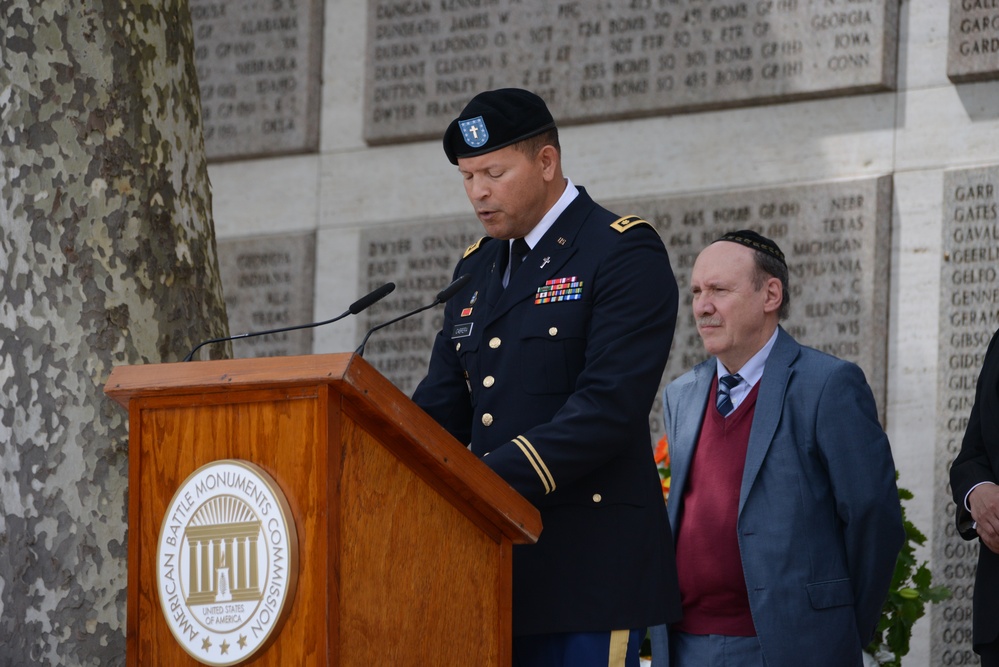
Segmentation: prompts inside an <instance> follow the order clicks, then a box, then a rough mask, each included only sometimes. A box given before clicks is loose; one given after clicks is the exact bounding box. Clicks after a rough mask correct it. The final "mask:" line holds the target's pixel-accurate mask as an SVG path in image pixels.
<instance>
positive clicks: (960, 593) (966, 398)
mask: <svg viewBox="0 0 999 667" xmlns="http://www.w3.org/2000/svg"><path fill="white" fill-rule="evenodd" d="M942 251H943V261H942V262H941V265H940V266H941V272H940V336H939V345H940V347H939V358H938V364H937V369H938V370H937V374H938V377H937V420H936V421H937V443H938V446H937V449H936V461H935V466H934V470H935V471H936V474H935V475H934V480H935V481H936V488H935V489H934V497H935V498H936V503H935V506H936V507H938V508H940V509H939V510H938V511H936V512H934V515H933V522H934V523H933V532H934V536H935V539H934V540H933V576H934V584H942V585H945V586H947V587H949V588H950V589H951V591H952V593H953V595H952V597H951V599H949V600H945V601H943V602H941V603H939V604H936V605H933V607H932V609H931V614H932V616H931V618H932V621H933V622H932V638H931V663H932V664H934V665H972V664H975V665H977V664H978V658H977V656H975V655H974V654H973V653H972V649H971V620H972V610H971V607H972V605H971V601H972V595H973V593H974V577H975V568H976V566H977V562H978V550H979V548H980V546H979V543H978V541H977V540H975V541H971V542H966V541H964V540H963V539H962V538H961V536H960V535H958V534H957V529H956V526H955V525H954V512H955V506H954V502H953V500H952V498H951V491H950V485H949V484H948V478H949V470H950V464H951V463H952V462H953V460H954V457H955V456H957V453H958V452H959V451H960V449H961V442H962V440H963V438H964V431H965V428H966V427H967V424H968V415H969V414H970V413H971V406H972V405H973V403H974V400H975V387H976V384H977V381H978V375H979V372H980V371H981V368H982V362H983V360H984V357H985V349H986V347H987V346H988V343H989V340H990V339H991V337H992V334H993V333H994V332H995V331H996V329H997V328H999V268H997V267H999V167H985V168H976V169H961V170H953V171H948V172H945V175H944V215H943V245H942Z"/></svg>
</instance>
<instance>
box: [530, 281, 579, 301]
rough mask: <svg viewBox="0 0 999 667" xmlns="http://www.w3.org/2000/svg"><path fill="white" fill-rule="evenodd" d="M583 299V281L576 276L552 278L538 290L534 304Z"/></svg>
mask: <svg viewBox="0 0 999 667" xmlns="http://www.w3.org/2000/svg"><path fill="white" fill-rule="evenodd" d="M582 298H583V281H582V280H580V279H579V278H577V277H576V276H570V277H568V278H552V279H551V280H546V281H545V284H544V285H542V286H541V287H539V288H538V292H537V294H535V295H534V304H535V305H538V304H541V303H557V302H559V301H578V300H580V299H582Z"/></svg>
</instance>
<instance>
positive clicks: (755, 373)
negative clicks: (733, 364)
mask: <svg viewBox="0 0 999 667" xmlns="http://www.w3.org/2000/svg"><path fill="white" fill-rule="evenodd" d="M777 331H778V330H777V329H774V333H773V335H772V336H770V340H768V341H767V343H766V345H764V346H763V347H762V348H760V351H759V352H757V353H756V354H754V355H753V356H752V357H750V358H749V361H747V362H746V363H745V364H743V366H742V368H740V369H738V370H733V371H729V370H728V369H726V368H725V365H724V364H723V363H722V362H721V361H720V360H718V359H717V358H715V364H716V368H715V372H716V373H717V374H718V377H719V378H721V376H723V375H728V374H729V373H730V372H731V373H738V374H739V377H741V378H742V382H740V383H739V384H737V385H735V386H734V387H732V389H731V391H729V397H730V398H731V399H732V409H735V408H737V407H739V404H740V403H742V401H743V400H744V399H745V398H746V396H748V395H749V392H751V391H752V390H753V387H755V386H756V383H757V382H759V381H760V378H761V377H763V367H764V366H766V364H767V357H769V356H770V350H772V349H773V347H774V343H776V342H777Z"/></svg>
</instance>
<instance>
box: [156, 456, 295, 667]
mask: <svg viewBox="0 0 999 667" xmlns="http://www.w3.org/2000/svg"><path fill="white" fill-rule="evenodd" d="M156 573H157V577H156V578H157V587H158V591H159V597H160V607H161V608H162V610H163V615H164V617H165V618H166V621H167V625H168V626H169V627H170V631H171V632H172V633H173V636H174V637H175V638H176V639H177V641H178V642H179V643H180V645H181V646H183V647H184V650H186V651H187V652H188V653H189V654H190V655H191V656H192V657H193V658H195V659H196V660H198V661H199V662H202V663H205V664H207V665H235V664H238V663H240V662H243V661H244V660H247V659H248V658H250V656H252V655H254V653H256V652H257V651H258V650H259V649H260V648H262V647H263V646H264V645H265V644H266V643H267V641H268V639H270V638H271V637H272V635H274V633H275V631H276V630H277V628H278V627H279V626H280V624H281V621H282V620H283V618H284V616H285V615H286V614H287V612H288V610H289V609H290V607H291V601H292V599H293V598H294V594H295V585H296V583H297V580H298V536H297V533H296V531H295V523H294V520H293V519H292V518H291V511H290V509H289V507H288V501H287V499H286V498H285V496H284V494H283V493H282V492H281V489H280V488H279V487H278V486H277V484H276V483H275V481H274V479H273V478H271V476H270V475H268V474H267V473H266V472H265V471H264V470H263V469H262V468H260V467H259V466H256V465H254V464H253V463H250V462H248V461H240V460H235V459H226V460H220V461H215V462H212V463H209V464H207V465H204V466H202V467H201V468H198V469H197V470H195V471H194V472H193V473H192V474H191V475H190V477H188V478H187V480H186V481H185V482H184V483H183V484H182V485H181V486H180V488H179V489H177V492H176V493H175V494H174V497H173V500H172V501H171V502H170V505H169V506H168V507H167V512H166V515H165V516H164V518H163V525H162V526H161V527H160V537H159V543H158V547H157V550H156ZM275 636H276V635H275Z"/></svg>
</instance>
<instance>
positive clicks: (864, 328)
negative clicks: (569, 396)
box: [358, 177, 891, 438]
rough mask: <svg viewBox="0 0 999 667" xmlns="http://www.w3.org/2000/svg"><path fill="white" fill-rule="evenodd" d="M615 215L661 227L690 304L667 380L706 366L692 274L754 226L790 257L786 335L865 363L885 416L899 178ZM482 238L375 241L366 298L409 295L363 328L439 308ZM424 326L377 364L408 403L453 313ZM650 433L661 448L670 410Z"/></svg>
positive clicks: (456, 233)
mask: <svg viewBox="0 0 999 667" xmlns="http://www.w3.org/2000/svg"><path fill="white" fill-rule="evenodd" d="M608 205H609V208H611V210H614V211H617V212H618V213H621V214H635V215H640V216H642V217H644V218H645V219H647V220H648V221H649V222H651V223H653V224H654V225H655V226H656V228H657V229H658V230H659V232H660V234H661V235H662V237H663V241H664V242H665V244H666V247H667V249H668V251H669V253H670V259H671V261H672V263H673V270H674V272H675V273H676V277H677V281H678V283H679V285H680V299H681V305H680V313H679V318H678V322H677V328H676V333H675V336H674V342H673V350H672V352H671V354H670V360H669V363H668V365H667V368H666V373H665V374H664V378H665V379H666V380H671V379H673V378H675V377H677V376H678V375H680V374H681V373H683V372H684V371H686V370H687V369H689V368H690V367H691V366H693V365H694V364H695V363H697V362H699V361H701V360H703V359H704V358H706V357H705V353H704V350H703V347H702V346H701V342H700V338H699V337H698V335H697V331H696V328H695V326H694V321H693V316H692V314H691V309H690V288H689V285H690V270H691V268H692V267H693V263H694V260H695V259H696V257H697V254H698V253H699V252H700V251H701V249H703V248H704V246H705V245H707V244H708V243H710V242H711V241H713V240H714V239H716V238H718V237H719V236H721V235H722V234H724V233H725V232H727V231H732V230H735V229H743V228H750V229H755V230H757V231H759V232H761V233H763V234H765V235H768V236H770V237H772V238H774V239H775V240H776V241H777V243H778V244H779V245H780V246H781V248H782V249H783V250H784V252H785V254H786V255H787V258H788V265H789V272H790V282H791V293H792V299H791V317H790V319H789V320H788V321H787V322H785V324H784V326H785V327H786V328H787V329H788V330H789V331H790V332H791V333H792V334H793V335H795V336H796V337H798V338H799V340H801V341H802V342H804V343H806V344H809V345H812V346H815V347H817V348H819V349H821V350H825V351H827V352H830V353H831V354H835V355H837V356H840V357H842V358H845V359H849V360H851V361H855V362H857V363H858V364H860V366H861V367H862V368H863V369H864V371H865V373H866V374H867V378H868V381H869V382H870V384H871V387H872V389H873V390H874V393H875V397H876V398H877V401H878V406H879V409H880V410H881V411H882V413H883V410H884V403H885V354H886V347H887V345H886V341H887V337H886V328H887V313H888V307H887V294H888V289H887V288H888V285H887V282H888V250H889V233H890V228H891V219H890V218H891V178H890V177H881V178H871V179H864V180H855V181H838V182H831V183H817V184H812V185H802V186H793V187H784V188H768V189H760V190H746V191H741V192H723V193H713V194H709V195H698V196H689V197H661V198H655V199H643V200H634V201H617V202H608ZM481 235H482V230H481V226H480V225H479V223H478V222H477V221H476V220H475V218H474V216H473V215H472V214H471V213H470V214H469V216H468V218H467V219H466V221H465V222H459V221H457V220H455V221H444V222H438V223H434V224H429V225H428V224H420V223H419V222H414V223H412V224H408V225H405V226H400V227H392V228H382V229H371V230H367V231H365V232H363V233H362V237H361V256H362V261H361V272H362V273H361V280H360V284H359V289H358V292H359V293H360V292H365V291H367V290H370V289H374V288H375V287H377V286H378V285H380V284H381V283H383V282H385V281H388V280H392V281H395V282H396V283H397V285H398V287H399V289H397V291H396V292H394V293H393V294H392V295H390V297H389V298H387V299H385V300H384V301H383V302H379V304H375V306H376V307H377V306H381V307H380V309H376V308H375V307H372V309H371V311H374V312H371V311H368V312H366V313H362V314H361V315H360V317H361V318H362V320H363V321H364V322H365V323H366V324H365V326H360V325H359V326H358V330H359V331H360V332H363V331H365V330H367V328H368V327H370V326H373V325H375V324H377V323H379V322H383V321H385V320H387V319H389V318H390V317H392V316H393V315H394V314H399V313H401V312H404V311H405V310H409V309H412V308H416V307H418V306H419V305H422V304H426V303H430V302H431V301H433V298H434V295H435V294H436V293H437V291H439V290H440V289H441V288H442V287H444V286H445V285H447V284H448V282H449V281H450V277H451V271H452V270H453V267H454V265H455V263H456V262H457V260H458V258H460V257H461V254H462V253H463V252H464V250H465V248H466V247H467V246H468V245H470V244H471V243H473V242H474V241H475V240H476V239H478V238H479V237H481ZM637 279H640V276H636V280H637ZM412 320H413V321H412V322H410V323H409V324H406V322H405V321H404V322H402V323H400V324H399V325H393V327H399V328H397V329H393V328H391V327H390V328H387V329H385V330H382V331H380V332H378V333H376V334H375V336H374V337H372V339H371V341H370V342H369V343H368V346H367V352H366V354H365V358H366V359H368V360H369V361H371V362H372V363H373V364H374V365H375V366H376V367H377V368H378V369H379V370H381V371H382V372H383V373H384V374H385V375H386V376H387V377H388V378H389V379H390V380H392V381H393V382H394V383H395V384H396V385H397V386H399V387H400V389H402V390H403V391H404V392H406V393H412V390H413V389H415V387H416V384H417V383H418V382H419V381H420V379H422V377H423V376H424V375H425V373H426V368H427V361H428V359H429V356H430V349H431V345H432V342H433V336H434V335H435V334H436V332H437V330H438V329H439V328H440V324H441V310H440V309H436V310H432V311H428V313H427V314H424V315H423V319H417V318H412ZM386 334H388V335H386ZM650 428H651V432H652V434H653V435H654V436H655V437H656V438H658V435H659V434H661V432H662V418H661V405H659V401H658V400H657V401H656V404H655V405H654V409H653V413H652V416H651V418H650Z"/></svg>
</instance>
